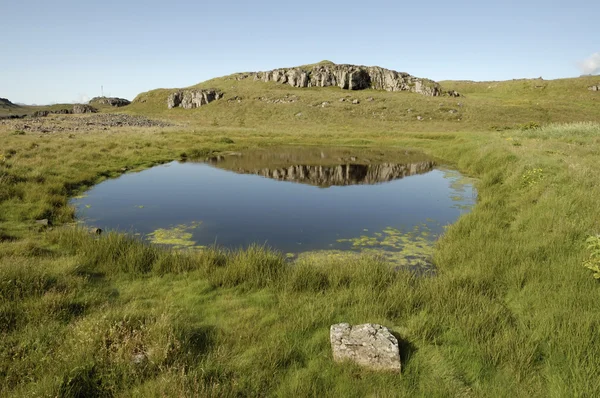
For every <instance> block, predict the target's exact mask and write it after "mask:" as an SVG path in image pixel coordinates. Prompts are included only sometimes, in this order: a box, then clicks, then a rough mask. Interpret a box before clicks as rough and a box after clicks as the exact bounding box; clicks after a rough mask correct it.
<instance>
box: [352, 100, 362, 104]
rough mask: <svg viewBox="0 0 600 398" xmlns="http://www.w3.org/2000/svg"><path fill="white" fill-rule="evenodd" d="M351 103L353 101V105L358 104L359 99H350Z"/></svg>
mask: <svg viewBox="0 0 600 398" xmlns="http://www.w3.org/2000/svg"><path fill="white" fill-rule="evenodd" d="M352 103H353V104H354V105H358V104H360V101H359V100H357V99H355V100H352Z"/></svg>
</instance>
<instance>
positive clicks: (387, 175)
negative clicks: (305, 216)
mask: <svg viewBox="0 0 600 398" xmlns="http://www.w3.org/2000/svg"><path fill="white" fill-rule="evenodd" d="M222 159H223V158H214V159H210V160H209V161H211V162H212V163H217V164H218V162H219V161H220V160H222ZM434 166H435V162H433V161H423V162H418V163H409V164H393V163H380V164H368V165H365V164H340V165H336V166H308V165H292V166H288V167H279V168H261V169H251V170H247V169H240V168H236V169H233V170H232V171H235V172H237V173H240V174H256V175H259V176H262V177H267V178H272V179H275V180H281V181H292V182H297V183H301V184H309V185H316V186H320V187H330V186H345V185H361V184H378V183H382V182H388V181H393V180H398V179H401V178H404V177H407V176H411V175H415V174H422V173H426V172H428V171H431V170H432V169H433V168H434Z"/></svg>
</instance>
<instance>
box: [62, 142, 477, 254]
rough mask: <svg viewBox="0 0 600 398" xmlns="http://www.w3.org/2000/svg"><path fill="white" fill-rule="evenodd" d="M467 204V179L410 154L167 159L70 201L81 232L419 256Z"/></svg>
mask: <svg viewBox="0 0 600 398" xmlns="http://www.w3.org/2000/svg"><path fill="white" fill-rule="evenodd" d="M475 197H476V194H475V192H474V189H473V186H472V184H471V181H469V180H466V179H464V178H463V177H462V176H461V175H460V174H458V173H457V172H455V171H451V170H448V169H444V168H440V167H438V166H437V165H436V163H435V162H434V161H433V160H431V159H427V158H425V157H423V156H422V155H419V154H417V153H411V152H405V151H400V152H398V151H394V152H389V153H388V152H378V151H371V152H365V151H362V152H358V151H356V150H352V149H322V150H321V149H317V148H310V149H297V148H295V149H278V150H272V149H271V150H255V151H251V152H245V153H242V154H239V153H238V154H230V155H226V156H219V157H212V158H208V159H206V160H205V162H172V163H169V164H165V165H161V166H157V167H154V168H151V169H149V170H145V171H142V172H138V173H129V174H125V175H123V176H121V177H119V178H117V179H114V180H109V181H105V182H102V183H101V184H99V185H97V186H95V187H93V188H92V189H91V190H90V191H89V192H87V196H83V197H81V198H76V199H73V200H72V203H73V204H74V205H75V206H76V208H77V215H78V217H79V218H80V220H82V221H83V222H84V223H86V224H88V225H91V226H95V227H100V228H102V229H104V230H120V231H126V232H131V233H136V234H139V235H141V236H144V238H145V239H149V240H150V241H153V242H155V243H159V244H160V243H162V244H171V245H174V246H182V247H191V246H206V245H212V244H215V243H216V244H217V245H222V246H226V247H231V248H237V247H244V246H247V245H249V244H252V243H260V244H267V245H269V246H271V247H273V248H276V249H278V250H281V251H283V252H285V253H299V252H305V251H313V250H324V249H327V250H332V249H339V250H345V249H350V248H351V249H360V248H380V249H383V250H388V251H401V250H402V249H403V248H406V247H408V246H411V245H412V246H411V247H412V249H411V250H412V251H415V250H416V251H417V252H419V253H420V252H421V250H420V249H419V247H420V246H421V245H425V244H426V243H427V242H433V241H434V240H435V239H436V238H437V237H438V236H439V235H440V234H441V233H442V232H443V227H444V226H445V225H448V224H450V223H453V222H454V221H456V219H457V218H458V217H459V216H460V215H461V214H463V213H465V212H467V211H468V209H469V207H470V206H472V205H473V204H474V202H475Z"/></svg>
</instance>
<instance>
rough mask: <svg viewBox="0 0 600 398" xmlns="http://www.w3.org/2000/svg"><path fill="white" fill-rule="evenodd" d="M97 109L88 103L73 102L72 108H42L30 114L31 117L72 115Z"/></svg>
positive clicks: (96, 110) (92, 111)
mask: <svg viewBox="0 0 600 398" xmlns="http://www.w3.org/2000/svg"><path fill="white" fill-rule="evenodd" d="M96 112H98V109H96V108H94V107H93V106H90V105H82V104H75V105H73V108H71V109H67V108H63V109H56V110H42V111H35V112H33V113H32V114H31V116H32V117H46V116H48V115H73V114H82V113H96Z"/></svg>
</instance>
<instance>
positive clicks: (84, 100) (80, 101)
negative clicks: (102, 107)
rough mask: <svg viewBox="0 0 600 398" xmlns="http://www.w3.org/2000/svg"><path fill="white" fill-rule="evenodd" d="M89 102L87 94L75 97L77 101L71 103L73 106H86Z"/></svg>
mask: <svg viewBox="0 0 600 398" xmlns="http://www.w3.org/2000/svg"><path fill="white" fill-rule="evenodd" d="M89 100H90V97H89V96H88V95H87V94H81V93H79V94H78V95H77V99H76V100H75V101H73V103H74V104H87V103H88V102H89Z"/></svg>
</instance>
